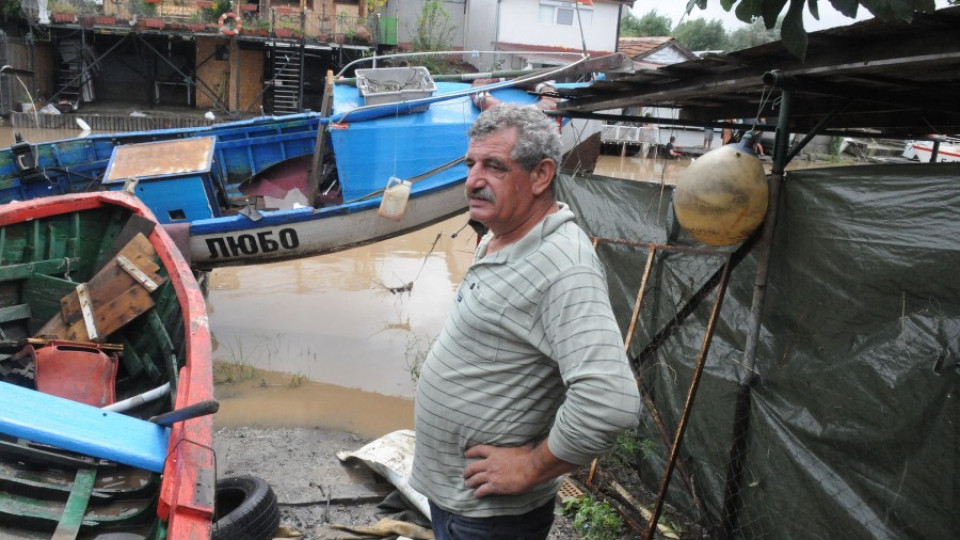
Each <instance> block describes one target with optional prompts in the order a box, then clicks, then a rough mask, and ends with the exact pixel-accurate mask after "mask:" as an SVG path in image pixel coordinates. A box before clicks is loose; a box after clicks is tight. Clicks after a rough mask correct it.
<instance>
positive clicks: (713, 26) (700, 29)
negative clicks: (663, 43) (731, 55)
mask: <svg viewBox="0 0 960 540" xmlns="http://www.w3.org/2000/svg"><path fill="white" fill-rule="evenodd" d="M673 37H674V38H676V40H677V41H679V42H680V43H683V44H684V46H686V47H687V48H688V49H690V50H692V51H710V50H721V49H722V50H726V48H727V31H726V30H725V29H724V28H723V23H722V22H720V19H712V20H710V22H707V21H706V20H705V19H703V18H699V19H693V20H692V21H685V22H682V23H680V24H678V25H677V27H676V28H674V29H673Z"/></svg>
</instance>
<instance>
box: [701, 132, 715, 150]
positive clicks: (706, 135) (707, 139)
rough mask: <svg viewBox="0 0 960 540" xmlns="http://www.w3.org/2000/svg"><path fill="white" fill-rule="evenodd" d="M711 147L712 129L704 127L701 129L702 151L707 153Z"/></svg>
mask: <svg viewBox="0 0 960 540" xmlns="http://www.w3.org/2000/svg"><path fill="white" fill-rule="evenodd" d="M711 146H713V128H712V127H705V128H703V151H704V152H709V151H710V147H711Z"/></svg>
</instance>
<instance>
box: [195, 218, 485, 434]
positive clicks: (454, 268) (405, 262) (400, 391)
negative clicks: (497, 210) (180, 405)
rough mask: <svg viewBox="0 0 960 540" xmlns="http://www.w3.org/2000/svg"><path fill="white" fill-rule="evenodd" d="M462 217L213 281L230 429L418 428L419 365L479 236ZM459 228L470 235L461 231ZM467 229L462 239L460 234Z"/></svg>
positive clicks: (225, 273)
mask: <svg viewBox="0 0 960 540" xmlns="http://www.w3.org/2000/svg"><path fill="white" fill-rule="evenodd" d="M466 221H467V217H466V215H465V214H464V215H462V216H459V217H456V218H453V219H450V220H447V221H444V222H441V223H438V224H436V225H433V226H431V227H427V228H425V229H422V230H420V231H417V232H414V233H411V234H408V235H405V236H401V237H397V238H394V239H391V240H387V241H384V242H379V243H376V244H371V245H368V246H364V247H359V248H355V249H351V250H348V251H343V252H339V253H332V254H328V255H322V256H319V257H311V258H306V259H298V260H294V261H288V262H282V263H274V264H268V265H258V266H247V267H237V268H221V269H217V270H214V271H213V272H212V273H211V275H210V287H209V293H208V296H207V306H208V310H209V312H210V329H211V331H212V332H213V335H214V338H215V340H216V343H215V349H214V359H215V360H216V361H217V362H218V364H219V365H218V367H217V370H216V372H215V377H216V379H217V380H218V381H229V382H228V383H224V382H221V384H219V385H218V397H219V398H220V403H221V407H220V412H218V413H217V417H216V420H217V423H218V425H222V426H240V425H283V426H318V427H324V428H337V429H347V430H349V431H352V432H355V433H358V434H361V435H365V436H379V435H383V434H384V433H386V432H389V431H394V430H397V429H404V428H412V427H413V395H414V391H415V388H416V384H415V373H416V371H417V365H418V363H419V362H421V361H422V360H423V358H424V357H425V355H426V352H427V349H428V348H429V346H430V344H431V343H432V341H433V339H434V337H435V336H436V335H437V334H438V333H439V331H440V328H441V326H442V325H443V322H444V319H445V317H446V314H447V311H448V309H449V305H450V303H451V302H452V301H453V293H454V290H455V288H456V286H457V284H458V283H459V282H460V279H461V278H462V277H463V274H464V272H465V271H466V269H467V267H468V266H469V264H470V260H471V258H472V253H473V247H474V246H475V245H476V241H477V237H476V234H475V233H474V232H473V230H472V229H470V228H469V227H467V228H465V229H462V228H463V226H464V225H465V224H466ZM460 229H462V230H460ZM458 230H459V233H458Z"/></svg>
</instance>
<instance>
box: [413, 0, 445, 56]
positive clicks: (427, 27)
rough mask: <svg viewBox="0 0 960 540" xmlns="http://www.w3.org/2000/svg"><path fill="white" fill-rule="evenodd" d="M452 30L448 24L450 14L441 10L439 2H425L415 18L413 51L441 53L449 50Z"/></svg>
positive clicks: (437, 0) (428, 0) (441, 5)
mask: <svg viewBox="0 0 960 540" xmlns="http://www.w3.org/2000/svg"><path fill="white" fill-rule="evenodd" d="M453 32H454V28H453V26H452V25H451V23H450V14H449V13H447V10H445V9H443V3H442V2H441V1H440V0H427V1H426V2H424V3H423V5H422V6H421V8H420V15H418V16H417V27H416V28H415V29H414V31H413V32H412V33H413V39H412V41H413V44H412V45H413V50H414V51H443V50H446V49H449V48H450V39H451V38H452V36H453Z"/></svg>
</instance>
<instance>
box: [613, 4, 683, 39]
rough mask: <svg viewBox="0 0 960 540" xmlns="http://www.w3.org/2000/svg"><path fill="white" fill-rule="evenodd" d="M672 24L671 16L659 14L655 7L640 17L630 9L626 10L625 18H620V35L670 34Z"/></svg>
mask: <svg viewBox="0 0 960 540" xmlns="http://www.w3.org/2000/svg"><path fill="white" fill-rule="evenodd" d="M672 24H673V23H672V21H671V20H670V17H667V16H666V15H660V14H658V13H657V10H655V9H654V10H652V11H650V12H649V13H646V14H644V15H643V17H639V18H638V17H636V16H635V15H634V14H633V13H631V12H630V11H629V10H625V11H624V12H623V18H622V19H620V35H621V36H623V37H638V36H669V35H670V27H671V26H672Z"/></svg>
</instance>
